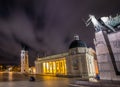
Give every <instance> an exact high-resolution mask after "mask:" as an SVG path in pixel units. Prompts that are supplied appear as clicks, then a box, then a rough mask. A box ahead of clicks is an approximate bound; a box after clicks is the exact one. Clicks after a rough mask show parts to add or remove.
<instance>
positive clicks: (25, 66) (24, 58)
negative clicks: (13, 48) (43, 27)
mask: <svg viewBox="0 0 120 87" xmlns="http://www.w3.org/2000/svg"><path fill="white" fill-rule="evenodd" d="M21 72H22V73H28V72H29V62H28V51H26V50H25V49H23V50H21Z"/></svg>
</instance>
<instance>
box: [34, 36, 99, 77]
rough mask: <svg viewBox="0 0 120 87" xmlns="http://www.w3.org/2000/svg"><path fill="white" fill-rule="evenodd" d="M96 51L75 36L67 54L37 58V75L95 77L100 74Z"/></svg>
mask: <svg viewBox="0 0 120 87" xmlns="http://www.w3.org/2000/svg"><path fill="white" fill-rule="evenodd" d="M95 63H96V61H95V51H94V50H93V49H92V48H88V47H87V46H86V44H85V43H84V42H83V41H81V40H79V36H75V40H73V41H72V43H71V44H70V46H69V51H68V52H67V53H61V54H57V55H51V56H46V57H42V58H37V59H36V61H35V67H36V74H44V75H47V74H49V75H67V76H80V77H81V78H88V77H94V76H95V75H96V73H98V71H97V70H98V69H96V66H95V65H97V64H95Z"/></svg>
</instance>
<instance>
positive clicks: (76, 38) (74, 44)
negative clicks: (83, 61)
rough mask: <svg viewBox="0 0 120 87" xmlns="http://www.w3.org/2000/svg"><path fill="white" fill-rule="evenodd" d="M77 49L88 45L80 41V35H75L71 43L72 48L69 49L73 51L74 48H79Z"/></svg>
mask: <svg viewBox="0 0 120 87" xmlns="http://www.w3.org/2000/svg"><path fill="white" fill-rule="evenodd" d="M77 47H87V45H86V43H85V42H83V41H81V40H79V36H78V35H75V36H74V40H73V41H72V42H71V44H70V46H69V49H72V48H77Z"/></svg>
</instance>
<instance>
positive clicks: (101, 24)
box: [86, 15, 120, 32]
mask: <svg viewBox="0 0 120 87" xmlns="http://www.w3.org/2000/svg"><path fill="white" fill-rule="evenodd" d="M90 23H93V26H94V28H95V30H96V32H98V31H100V30H103V29H107V30H109V31H113V32H116V28H120V15H117V16H116V17H111V16H109V17H101V18H99V19H96V18H95V16H94V15H89V19H88V20H87V21H86V26H89V25H90Z"/></svg>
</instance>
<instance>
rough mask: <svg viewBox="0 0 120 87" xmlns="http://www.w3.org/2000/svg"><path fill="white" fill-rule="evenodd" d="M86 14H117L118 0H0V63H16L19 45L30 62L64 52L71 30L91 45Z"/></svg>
mask: <svg viewBox="0 0 120 87" xmlns="http://www.w3.org/2000/svg"><path fill="white" fill-rule="evenodd" d="M89 14H93V15H95V16H96V17H97V18H99V17H102V16H109V15H112V16H115V15H116V14H120V0H0V64H20V51H21V49H22V46H23V45H24V46H26V47H27V49H28V50H29V61H30V65H33V64H34V60H35V59H36V56H37V55H38V54H39V56H43V55H52V54H57V53H63V52H67V51H68V48H69V45H70V43H71V41H72V40H73V39H74V38H73V36H74V35H75V34H78V35H79V36H80V39H81V40H83V41H84V42H86V44H87V46H89V47H93V48H94V44H93V38H94V29H93V26H92V25H91V26H89V27H86V26H85V23H84V21H86V20H87V19H88V15H89Z"/></svg>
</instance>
